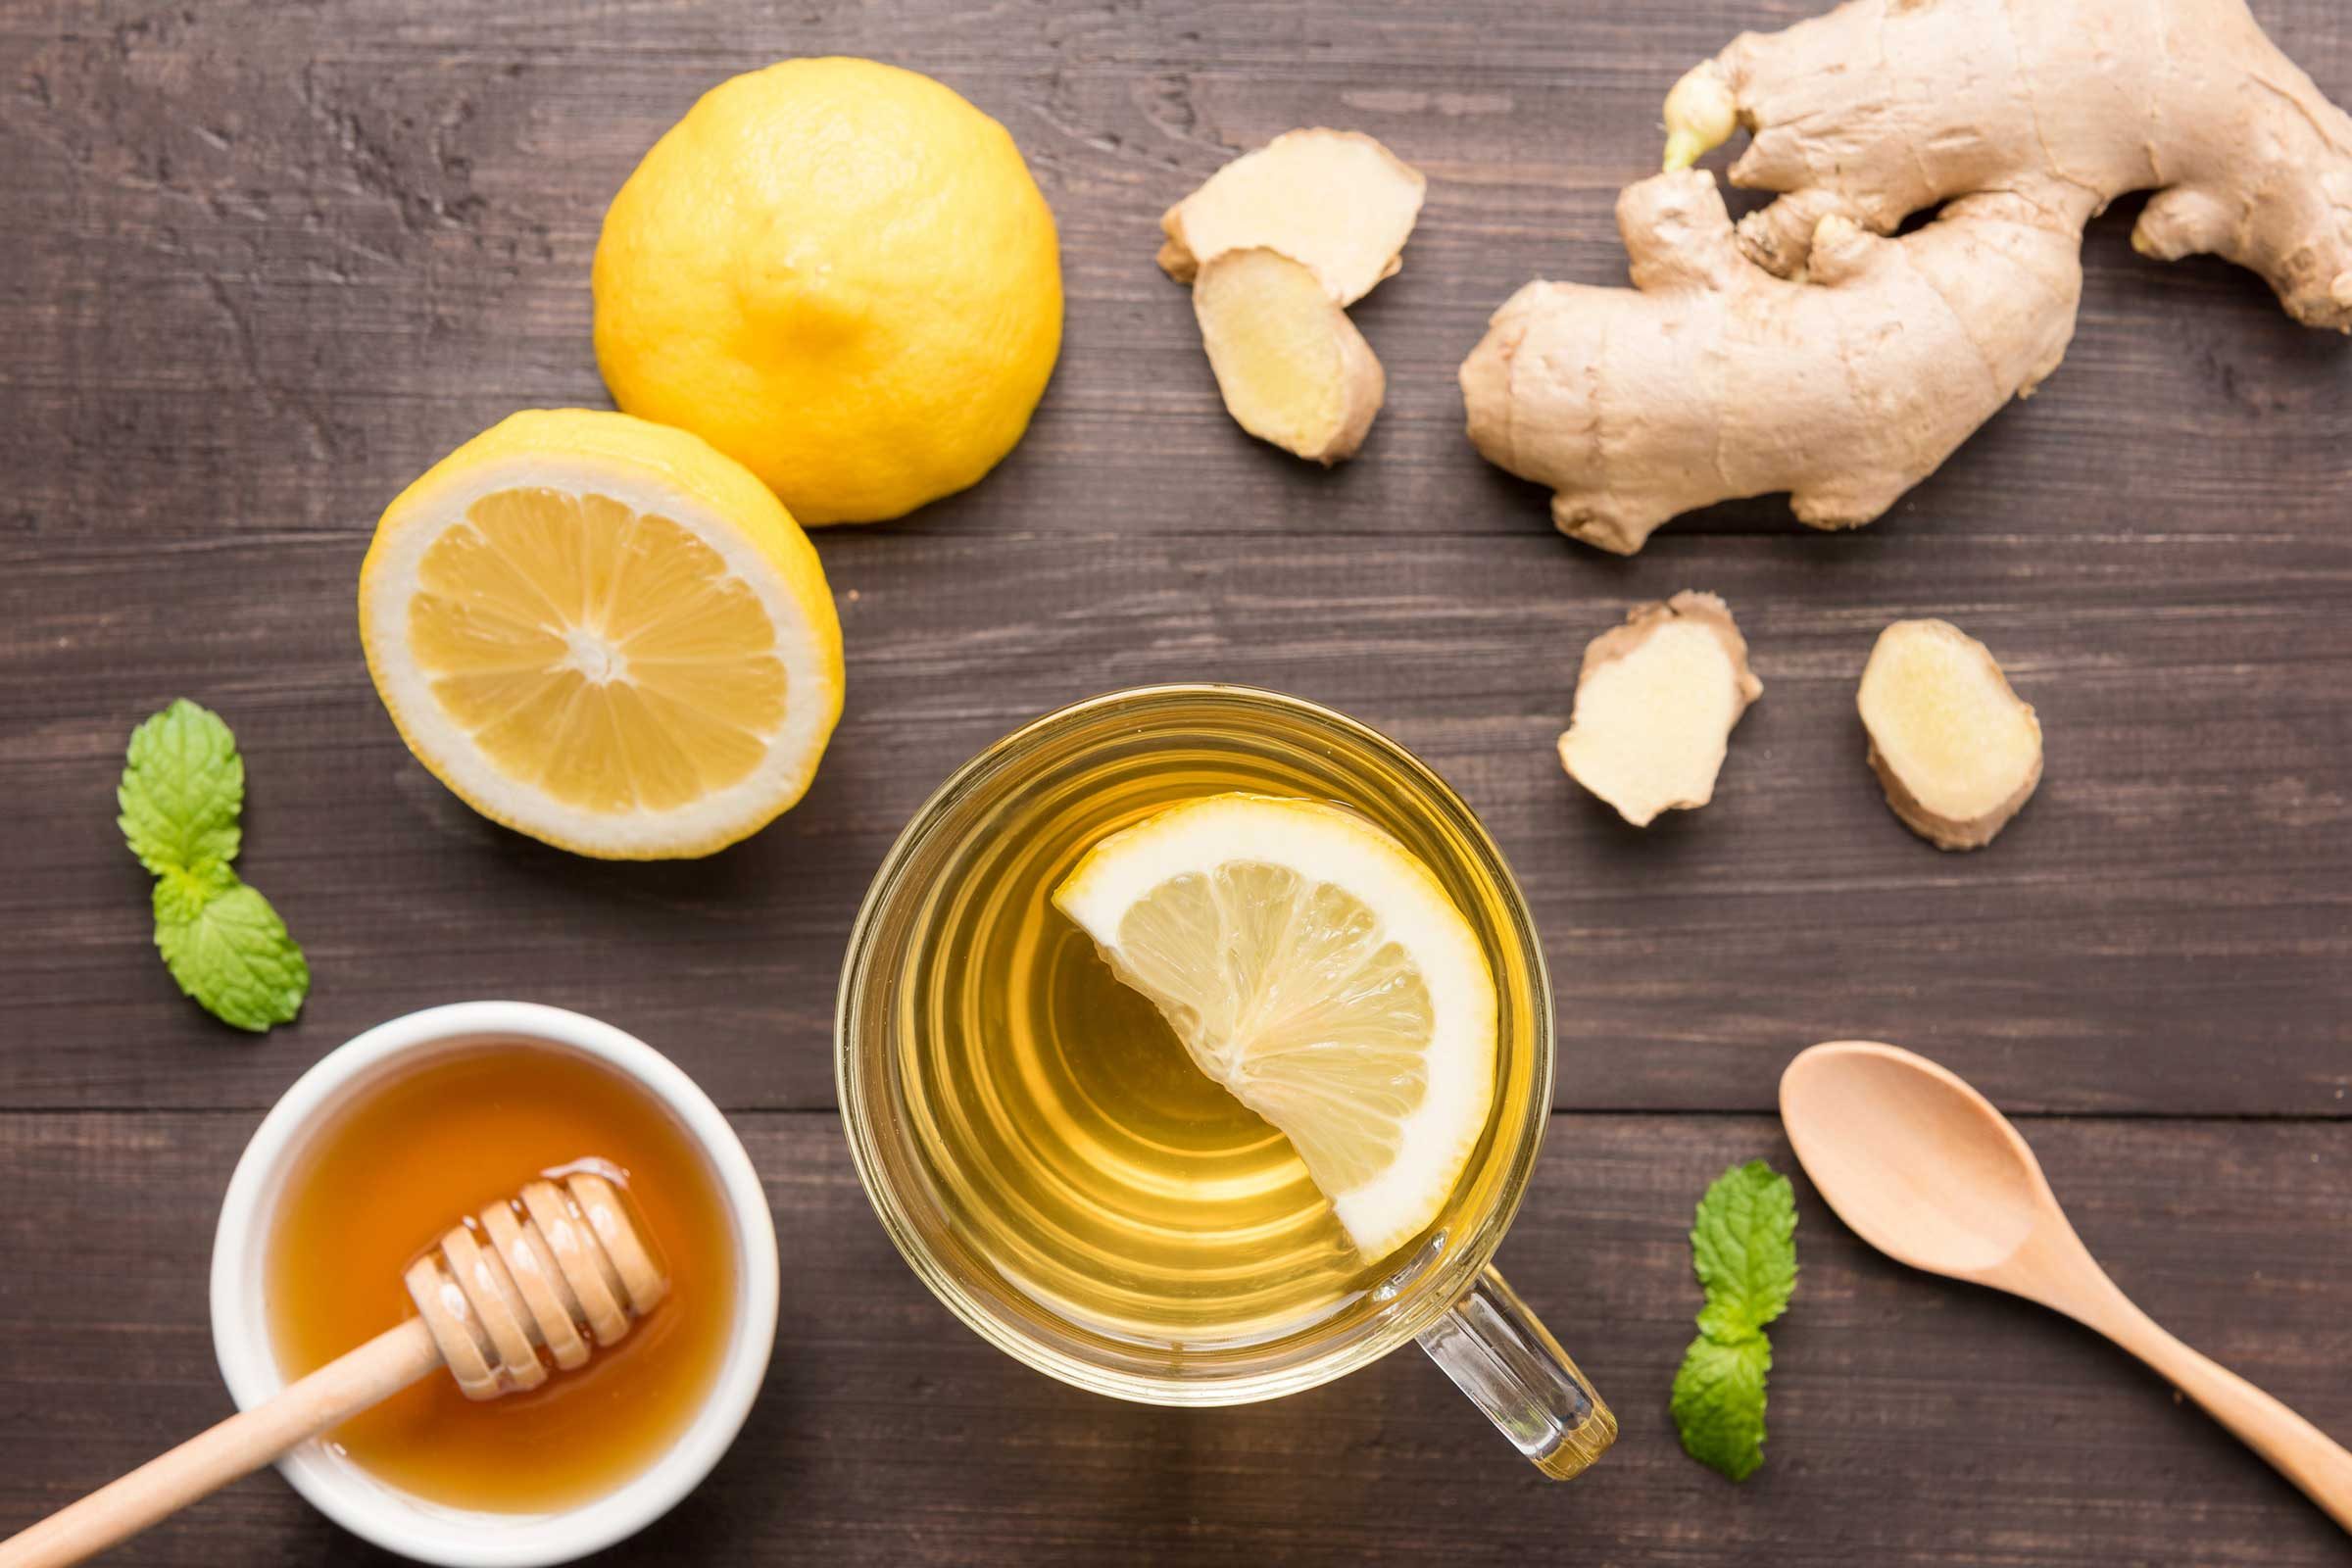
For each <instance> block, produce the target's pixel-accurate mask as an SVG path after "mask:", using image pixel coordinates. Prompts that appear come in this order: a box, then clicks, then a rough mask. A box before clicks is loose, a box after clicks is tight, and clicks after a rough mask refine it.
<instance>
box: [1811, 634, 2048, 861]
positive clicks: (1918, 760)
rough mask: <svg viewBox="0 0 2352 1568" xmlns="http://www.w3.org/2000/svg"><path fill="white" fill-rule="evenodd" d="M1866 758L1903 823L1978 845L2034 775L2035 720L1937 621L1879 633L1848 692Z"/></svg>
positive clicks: (1946, 842)
mask: <svg viewBox="0 0 2352 1568" xmlns="http://www.w3.org/2000/svg"><path fill="white" fill-rule="evenodd" d="M1855 706H1856V707H1857V708H1859V709H1860V710H1861V713H1862V727H1863V729H1864V730H1866V731H1868V732H1869V735H1870V765H1871V769H1872V771H1874V772H1876V773H1877V774H1878V775H1879V783H1880V785H1881V786H1882V787H1884V788H1885V789H1886V791H1887V805H1888V806H1889V807H1891V808H1893V809H1894V814H1895V815H1896V816H1898V817H1901V818H1902V820H1903V825H1904V826H1906V827H1908V828H1909V829H1911V831H1912V832H1914V833H1916V834H1918V835H1919V836H1920V837H1921V838H1923V839H1926V840H1927V841H1928V842H1929V843H1931V844H1933V845H1935V846H1936V848H1937V849H1939V850H1980V849H1983V848H1984V847H1985V845H1987V844H1990V843H1991V842H1992V839H1993V835H1994V834H1996V833H1998V832H2000V830H2001V829H2002V828H2003V827H2005V826H2006V825H2008V821H2009V819H2010V818H2011V817H2013V816H2015V815H2016V814H2017V813H2018V809H2020V808H2021V807H2023V806H2024V805H2025V804H2026V802H2027V801H2028V800H2030V799H2032V798H2033V795H2034V786H2035V785H2036V784H2039V783H2040V782H2041V721H2040V720H2039V719H2037V718H2036V717H2034V709H2033V706H2032V705H2031V704H2029V703H2027V702H2025V701H2024V700H2023V699H2021V698H2020V697H2019V696H2018V695H2017V693H2015V692H2014V691H2011V690H2010V689H2009V678H2008V677H2007V676H2006V675H2004V674H2002V673H2001V666H2000V665H1999V664H1998V663H1997V662H1995V661H1994V660H1993V657H1992V654H1991V652H1990V651H1989V650H1987V649H1986V648H1985V645H1984V644H1983V643H1981V642H1979V641H1977V640H1976V639H1975V638H1974V637H1971V636H1969V635H1968V633H1966V632H1964V631H1962V630H1961V629H1960V628H1959V627H1957V626H1955V625H1953V624H1952V623H1951V622H1949V621H1946V620H1898V621H1896V622H1895V623H1894V624H1893V625H1891V626H1889V627H1887V629H1886V630H1885V631H1883V632H1881V633H1880V634H1879V642H1878V646H1877V647H1876V648H1873V649H1872V650H1871V654H1870V663H1869V664H1868V666H1867V667H1865V668H1864V669H1863V671H1862V689H1861V691H1860V693H1859V694H1858V695H1857V696H1856V698H1855Z"/></svg>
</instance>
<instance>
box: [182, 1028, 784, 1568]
mask: <svg viewBox="0 0 2352 1568" xmlns="http://www.w3.org/2000/svg"><path fill="white" fill-rule="evenodd" d="M493 1036H499V1037H506V1038H520V1039H523V1040H527V1041H530V1042H533V1043H537V1044H543V1045H547V1046H552V1047H555V1048H557V1049H561V1050H566V1051H570V1052H573V1053H575V1054H581V1055H585V1056H588V1057H591V1058H593V1059H595V1060H597V1061H598V1062H600V1063H602V1064H603V1065H605V1066H607V1067H609V1068H612V1069H613V1070H614V1071H616V1072H619V1073H620V1074H622V1075H623V1076H625V1077H627V1078H629V1079H631V1080H632V1081H634V1082H635V1083H636V1084H638V1085H639V1086H640V1087H641V1088H643V1089H644V1090H646V1091H647V1092H648V1093H649V1094H651V1095H652V1096H653V1097H654V1098H655V1099H656V1100H658V1101H660V1102H661V1103H662V1104H663V1105H664V1106H665V1107H666V1108H667V1109H668V1110H669V1111H670V1112H671V1114H672V1115H674V1116H675V1117H676V1118H677V1119H678V1121H679V1122H680V1123H681V1124H682V1125H683V1127H684V1128H685V1131H686V1133H687V1135H688V1137H689V1138H690V1139H691V1140H692V1141H693V1143H694V1144H695V1146H696V1147H697V1148H698V1149H700V1150H701V1151H702V1152H703V1154H704V1156H705V1157H706V1158H707V1159H708V1160H709V1161H710V1164H711V1173H712V1175H713V1176H714V1178H715V1179H716V1180H717V1183H718V1188H719V1193H720V1197H721V1200H722V1201H723V1202H724V1204H725V1206H726V1209H727V1213H728V1218H729V1221H730V1229H731V1231H732V1234H733V1237H734V1241H735V1245H736V1250H737V1270H736V1305H735V1324H734V1329H733V1332H732V1333H731V1335H730V1337H729V1339H728V1343H727V1348H726V1352H725V1355H724V1357H723V1359H722V1360H721V1361H720V1363H719V1368H718V1373H717V1375H716V1378H715V1380H714V1381H713V1383H712V1385H711V1392H710V1395H709V1396H708V1397H706V1398H705V1400H704V1402H703V1406H702V1408H701V1410H700V1411H698V1412H697V1413H696V1415H695V1417H694V1419H693V1421H692V1422H691V1424H689V1425H688V1426H687V1428H686V1430H685V1431H684V1432H683V1433H682V1434H681V1435H680V1436H679V1438H678V1440H677V1442H676V1443H674V1444H673V1445H671V1446H670V1448H669V1449H668V1451H667V1452H665V1453H663V1454H662V1456H661V1457H660V1458H658V1459H656V1460H655V1461H654V1462H653V1464H651V1465H650V1466H648V1467H647V1468H646V1469H645V1470H643V1471H642V1472H640V1473H639V1474H638V1475H636V1476H634V1477H632V1478H631V1479H630V1480H628V1481H626V1482H624V1483H623V1484H622V1485H621V1486H619V1487H617V1488H615V1489H614V1490H613V1491H612V1492H609V1493H606V1494H605V1495H602V1496H599V1497H595V1498H593V1499H591V1500H589V1501H587V1502H584V1503H581V1504H579V1505H577V1506H575V1507H570V1508H564V1509H559V1510H557V1511H554V1512H549V1513H518V1514H499V1513H488V1512H480V1511H475V1510H470V1509H461V1508H453V1507H449V1506H447V1505H444V1504H440V1503H435V1502H431V1501H429V1500H427V1499H424V1498H420V1497H416V1496H413V1495H409V1494H407V1493H404V1492H401V1491H399V1490H397V1489H396V1488H393V1487H391V1486H388V1485H386V1484H385V1483H383V1482H380V1481H378V1480H376V1479H375V1478H373V1477H371V1476H369V1475H368V1474H367V1473H366V1472H365V1471H364V1470H362V1469H361V1468H360V1467H359V1466H357V1465H355V1464H352V1463H349V1462H347V1461H342V1460H338V1459H334V1458H332V1457H330V1456H329V1455H327V1454H326V1453H325V1452H324V1451H323V1450H322V1449H321V1447H320V1446H319V1444H318V1443H316V1442H307V1443H304V1444H302V1445H301V1446H298V1447H296V1448H295V1449H293V1450H292V1451H291V1452H289V1453H287V1454H285V1455H284V1456H283V1457H281V1458H280V1459H279V1460H278V1461H277V1470H278V1472H279V1473H280V1474H281V1475H283V1476H284V1477H285V1478H286V1480H287V1481H288V1482H289V1483H290V1484H291V1485H292V1486H293V1488H294V1490H295V1491H296V1492H298V1493H300V1494H301V1495H303V1496H304V1497H305V1498H306V1499H308V1501H309V1502H310V1503H311V1505H312V1506H313V1507H315V1508H317V1509H318V1510H319V1512H320V1513H323V1514H325V1515H326V1516H327V1517H328V1518H329V1519H331V1520H333V1521H334V1522H335V1523H336V1524H338V1525H341V1526H342V1527H343V1528H344V1529H346V1530H348V1531H350V1532H351V1533H352V1534H353V1535H355V1536H358V1537H360V1538H361V1539H363V1540H365V1541H368V1542H370V1543H372V1544H375V1545H378V1546H381V1547H383V1548H385V1549H386V1550H388V1551H394V1552H398V1553H400V1554H401V1555H403V1556H406V1557H410V1558H412V1559H414V1560H416V1561H418V1562H425V1563H433V1564H438V1565H442V1568H542V1565H546V1564H554V1563H564V1562H569V1561H571V1560H573V1559H574V1558H577V1557H582V1556H585V1555H587V1554H588V1553H590V1552H593V1551H598V1550H601V1549H602V1548H604V1547H606V1546H609V1545H612V1544H613V1543H615V1542H618V1541H621V1540H623V1539H625V1538H627V1537H629V1536H631V1535H634V1534H635V1533H637V1532H638V1531H640V1530H642V1529H644V1528H645V1527H646V1526H647V1525H650V1524H652V1523H653V1522H654V1521H655V1520H656V1519H659V1518H660V1517H661V1516H662V1514H664V1513H667V1512H668V1511H669V1510H670V1509H671V1508H672V1507H674V1506H675V1505H676V1504H677V1503H678V1502H679V1501H680V1500H681V1499H683V1498H684V1497H685V1495H687V1494H688V1493H689V1492H692V1491H693V1490H694V1489H695V1487H697V1486H698V1485H700V1484H701V1483H702V1481H703V1479H704V1478H705V1477H706V1476H708V1475H709V1474H710V1473H711V1468H712V1467H713V1466H714V1465H716V1464H717V1463H718V1460H719V1458H720V1456H721V1455H722V1454H724V1453H725V1452H726V1451H727V1448H728V1447H729V1446H730V1445H732V1444H733V1442H734V1440H735V1436H736V1434H737V1433H738V1432H740V1431H741V1430H742V1427H743V1423H744V1421H745V1419H746V1418H747V1417H748V1416H749V1415H750V1414H751V1409H752V1405H753V1404H754V1402H755V1401H756V1400H757V1399H758V1398H759V1396H760V1387H761V1385H762V1384H763V1383H764V1382H765V1379H766V1374H767V1366H768V1361H769V1359H770V1356H771V1355H772V1353H773V1351H774V1348H775V1338H776V1321H777V1312H778V1298H779V1290H780V1286H779V1275H778V1264H777V1249H776V1231H775V1217H774V1215H773V1213H772V1212H771V1210H770V1209H769V1207H768V1202H767V1197H766V1193H765V1191H764V1189H763V1188H762V1187H761V1186H760V1176H759V1172H758V1171H757V1170H756V1169H755V1168H754V1167H753V1165H752V1160H751V1156H750V1154H748V1153H747V1152H745V1150H744V1147H743V1143H742V1140H741V1139H740V1138H738V1137H737V1136H736V1133H735V1130H734V1128H733V1127H732V1126H730V1125H729V1124H728V1122H727V1119H726V1116H725V1115H724V1113H722V1112H721V1111H720V1110H719V1108H718V1107H717V1105H716V1104H714V1103H712V1102H711V1098H710V1097H709V1096H708V1095H706V1094H705V1093H703V1091H702V1089H701V1088H700V1087H698V1086H697V1085H696V1084H695V1082H694V1080H693V1079H691V1078H689V1077H687V1076H686V1074H685V1072H684V1071H683V1070H682V1069H681V1068H679V1067H678V1066H677V1064H676V1063H674V1062H672V1061H671V1060H670V1059H669V1058H668V1057H667V1056H664V1055H662V1054H661V1053H660V1052H658V1051H656V1050H655V1049H654V1048H653V1047H651V1046H649V1045H647V1044H646V1043H645V1042H644V1041H642V1040H639V1039H638V1038H637V1037H635V1036H634V1035H631V1034H628V1033H626V1032H624V1031H622V1030H620V1029H616V1028H614V1027H613V1025H611V1024H608V1023H604V1022H602V1021H600V1020H598V1019H595V1018H591V1017H588V1016H586V1015H585V1014H582V1013H577V1012H571V1011H568V1010H566V1009H564V1008H562V1007H551V1006H546V1005H541V1004H538V1003H528V1002H500V1001H483V1002H459V1003H450V1004H446V1005H440V1006H434V1007H426V1008H423V1009H421V1010H419V1011H417V1012H411V1013H406V1014H403V1015H402V1016H400V1017H397V1018H393V1019H389V1020H387V1021H386V1022H383V1023H379V1024H377V1025H376V1026H375V1027H373V1028H371V1029H368V1030H365V1031H363V1032H362V1033H360V1034H358V1035H356V1036H354V1037H353V1038H352V1039H351V1040H349V1041H347V1042H346V1043H344V1044H343V1045H341V1046H339V1047H337V1048H336V1049H335V1050H333V1051H330V1052H328V1053H327V1054H325V1055H323V1056H321V1057H320V1058H319V1060H318V1061H317V1062H315V1063H313V1064H312V1066H311V1067H310V1068H309V1069H308V1070H307V1071H305V1072H304V1073H303V1074H302V1076H301V1077H299V1078H297V1079H296V1080H295V1081H294V1083H293V1085H292V1086H291V1087H290V1088H288V1089H287V1090H286V1092H285V1093H284V1094H283V1095H282V1096H280V1097H279V1099H278V1101H277V1103H276V1104H274V1105H272V1106H271V1107H270V1111H269V1113H268V1114H267V1115H265V1116H264V1117H263V1118H262V1122H261V1125H260V1126H259V1127H257V1128H256V1129H255V1131H254V1134H253V1137H252V1139H251V1140H250V1141H249V1142H248V1143H247V1144H246V1146H245V1151H244V1152H243V1153H242V1154H241V1155H239V1156H238V1159H237V1166H236V1171H235V1173H234V1174H233V1175H231V1176H230V1178H229V1183H228V1189H227V1192H226V1193H225V1194H224V1195H223V1196H222V1199H221V1218H220V1221H219V1224H218V1225H217V1227H216V1228H215V1231H214V1235H213V1255H212V1275H211V1310H212V1320H213V1351H214V1354H215V1356H216V1358H217V1359H218V1360H219V1362H220V1365H221V1377H222V1379H223V1380H224V1381H225V1382H226V1383H227V1385H228V1392H229V1397H231V1398H232V1399H233V1400H235V1401H236V1405H237V1408H238V1409H240V1410H245V1409H250V1408H252V1407H253V1406H254V1405H255V1404H258V1403H260V1402H261V1401H262V1400H264V1399H267V1398H269V1397H270V1396H272V1395H274V1394H276V1393H277V1392H278V1391H279V1390H280V1389H282V1388H284V1387H285V1385H286V1381H287V1380H286V1379H285V1377H284V1375H283V1374H282V1373H281V1372H280V1371H279V1368H278V1365H277V1359H276V1354H275V1351H274V1349H273V1348H272V1347H271V1345H270V1330H269V1321H268V1317H267V1314H266V1313H264V1312H263V1311H262V1309H261V1308H262V1291H263V1284H262V1273H263V1257H264V1255H265V1252H266V1250H267V1242H268V1236H269V1221H270V1217H271V1215H272V1214H273V1213H274V1210H275V1207H276V1201H277V1199H278V1196H279V1194H280V1192H281V1191H282V1189H283V1186H284V1179H285V1176H286V1174H287V1170H288V1167H289V1165H290V1164H291V1161H292V1158H293V1156H294V1155H295V1154H296V1153H297V1152H299V1151H300V1149H301V1147H302V1145H303V1143H304V1141H305V1140H306V1138H307V1137H308V1135H309V1134H310V1133H311V1131H312V1130H313V1129H314V1128H315V1127H316V1126H317V1125H318V1124H319V1120H320V1118H321V1117H322V1116H324V1115H325V1114H326V1113H328V1112H329V1111H331V1110H334V1109H336V1108H339V1107H340V1105H341V1104H342V1103H345V1101H346V1100H347V1099H348V1097H349V1095H350V1093H351V1092H353V1091H354V1090H355V1089H356V1088H357V1087H358V1086H360V1085H361V1084H363V1083H365V1082H367V1081H368V1080H370V1079H372V1078H375V1077H377V1076H379V1075H381V1074H383V1073H384V1072H386V1071H388V1070H390V1068H391V1065H392V1064H393V1063H395V1062H396V1061H400V1060H402V1059H405V1058H410V1057H422V1056H426V1055H431V1054H439V1053H441V1052H443V1051H448V1050H454V1049H457V1048H459V1047H461V1046H463V1045H464V1044H465V1043H466V1042H467V1041H469V1040H476V1039H483V1038H487V1037H493Z"/></svg>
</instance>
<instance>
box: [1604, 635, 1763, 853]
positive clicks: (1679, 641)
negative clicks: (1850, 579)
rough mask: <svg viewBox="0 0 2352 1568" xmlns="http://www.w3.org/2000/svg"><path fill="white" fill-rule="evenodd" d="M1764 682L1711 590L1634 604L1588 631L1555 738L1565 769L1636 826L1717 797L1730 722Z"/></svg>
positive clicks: (1757, 694) (1736, 720)
mask: <svg viewBox="0 0 2352 1568" xmlns="http://www.w3.org/2000/svg"><path fill="white" fill-rule="evenodd" d="M1763 695H1764V683H1763V682H1762V681H1760V680H1758V679H1756V676H1755V672H1754V671H1753V670H1751V669H1749V668H1748V667H1747V640H1746V639H1745V638H1743V637H1741V636H1740V628H1739V627H1738V626H1737V625H1736V624H1734V623H1733V621H1732V612H1731V608H1730V607H1729V606H1727V605H1726V604H1724V602H1723V601H1722V600H1721V599H1719V598H1717V597H1716V596H1715V595H1713V594H1702V593H1679V594H1676V595H1675V596H1674V597H1673V598H1672V599H1670V600H1667V601H1666V602H1665V603H1663V604H1658V603H1651V604H1646V605H1636V606H1635V607H1634V608H1633V609H1632V610H1631V611H1629V612H1628V613H1626V617H1625V624H1624V625H1622V626H1617V627H1613V628H1612V629H1610V630H1608V631H1605V632H1603V633H1601V634H1600V635H1599V636H1598V637H1595V638H1593V642H1592V645H1591V646H1590V647H1588V648H1586V650H1585V666H1584V671H1583V673H1581V674H1580V675H1578V676H1577V681H1576V709H1575V711H1574V713H1573V714H1572V715H1571V716H1570V718H1569V721H1568V733H1566V734H1565V735H1562V736H1561V737H1560V765H1561V766H1562V767H1565V768H1566V769H1567V770H1568V776H1569V777H1570V778H1572V779H1575V780H1576V781H1577V782H1578V783H1579V784H1582V785H1583V786H1584V787H1585V788H1586V789H1588V790H1591V791H1592V792H1593V794H1594V795H1597V796H1599V797H1600V798H1601V799H1602V800H1604V801H1606V802H1608V803H1609V805H1611V806H1613V807H1615V808H1616V809H1617V814H1618V815H1620V816H1622V817H1624V818H1625V819H1626V820H1627V821H1628V822H1631V823H1633V824H1634V826H1636V827H1647V826H1648V825H1649V824H1650V823H1651V822H1652V821H1653V820H1655V819H1656V817H1657V815H1658V813H1659V812H1661V811H1669V810H1688V809H1692V808H1695V807H1700V806H1704V805H1706V804H1707V802H1709V801H1711V800H1713V799H1714V798H1715V776H1716V775H1717V774H1718V773H1720V772H1721V771H1722V770H1723V759H1724V754H1725V753H1726V752H1727V751H1728V750H1729V749H1730V742H1731V735H1732V727H1733V726H1734V725H1735V724H1738V723H1739V722H1740V714H1742V713H1744V712H1746V711H1747V705H1748V704H1750V703H1752V702H1754V701H1755V700H1756V699H1757V698H1759V697H1761V696H1763Z"/></svg>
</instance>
